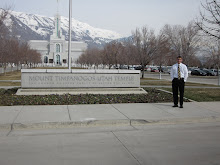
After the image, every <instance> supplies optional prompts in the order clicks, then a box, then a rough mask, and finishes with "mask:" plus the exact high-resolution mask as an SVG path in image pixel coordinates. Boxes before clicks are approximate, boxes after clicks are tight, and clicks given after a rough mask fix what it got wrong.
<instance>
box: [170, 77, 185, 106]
mask: <svg viewBox="0 0 220 165" xmlns="http://www.w3.org/2000/svg"><path fill="white" fill-rule="evenodd" d="M184 87H185V82H184V79H183V78H181V79H180V80H179V79H178V78H174V79H173V81H172V89H173V102H174V105H178V91H180V105H183V95H184Z"/></svg>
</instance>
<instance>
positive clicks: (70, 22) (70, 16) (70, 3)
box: [68, 0, 72, 69]
mask: <svg viewBox="0 0 220 165" xmlns="http://www.w3.org/2000/svg"><path fill="white" fill-rule="evenodd" d="M71 33H72V0H69V44H68V68H69V69H71V60H70V55H71Z"/></svg>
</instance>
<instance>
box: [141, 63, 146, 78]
mask: <svg viewBox="0 0 220 165" xmlns="http://www.w3.org/2000/svg"><path fill="white" fill-rule="evenodd" d="M144 68H145V66H144V65H142V67H141V71H142V76H141V78H144Z"/></svg>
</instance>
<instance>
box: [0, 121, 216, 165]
mask: <svg viewBox="0 0 220 165" xmlns="http://www.w3.org/2000/svg"><path fill="white" fill-rule="evenodd" d="M219 139H220V123H206V124H205V123H203V124H201V123H200V124H180V125H145V126H135V127H134V126H133V127H131V126H126V127H104V128H96V127H93V128H72V129H54V130H43V131H42V130H25V131H13V132H11V133H10V134H9V136H4V135H0V164H1V165H8V164H16V165H30V164H31V165H39V164H47V165H61V164H63V165H119V164H120V165H220V143H219Z"/></svg>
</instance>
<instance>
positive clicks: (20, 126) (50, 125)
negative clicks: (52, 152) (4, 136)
mask: <svg viewBox="0 0 220 165" xmlns="http://www.w3.org/2000/svg"><path fill="white" fill-rule="evenodd" d="M210 122H220V117H216V116H211V117H203V118H179V119H166V120H144V119H125V120H93V121H79V122H41V123H13V124H0V131H1V130H8V131H12V130H26V129H56V128H74V127H102V126H140V125H156V124H158V125H161V124H187V123H192V124H193V123H210Z"/></svg>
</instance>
